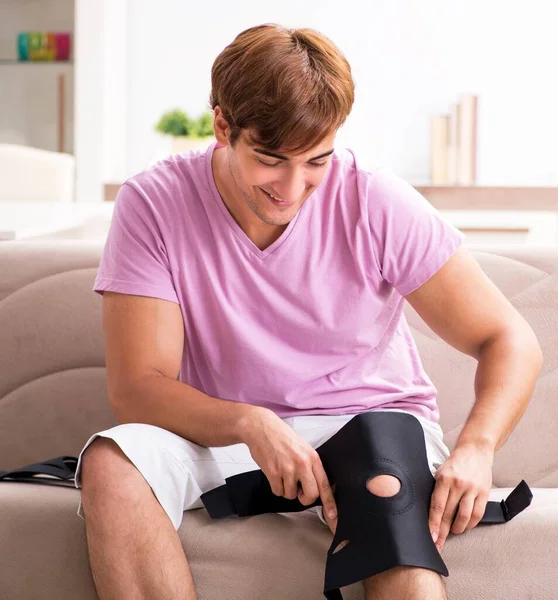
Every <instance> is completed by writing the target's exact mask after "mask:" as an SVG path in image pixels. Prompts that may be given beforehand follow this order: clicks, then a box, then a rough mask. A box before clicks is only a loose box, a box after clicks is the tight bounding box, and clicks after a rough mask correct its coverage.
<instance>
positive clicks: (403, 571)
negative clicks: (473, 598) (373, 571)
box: [363, 567, 447, 600]
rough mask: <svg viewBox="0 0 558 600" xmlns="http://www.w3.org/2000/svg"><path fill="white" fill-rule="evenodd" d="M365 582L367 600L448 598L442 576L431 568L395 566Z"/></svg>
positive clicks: (436, 599) (432, 599)
mask: <svg viewBox="0 0 558 600" xmlns="http://www.w3.org/2000/svg"><path fill="white" fill-rule="evenodd" d="M363 583H364V594H365V598H366V600H447V596H446V592H445V589H444V584H443V583H442V577H441V576H440V575H439V574H438V573H436V572H434V571H431V570H430V569H422V568H420V567H394V568H393V569H388V570H387V571H384V572H383V573H379V574H378V575H374V577H369V578H368V579H365V580H364V582H363Z"/></svg>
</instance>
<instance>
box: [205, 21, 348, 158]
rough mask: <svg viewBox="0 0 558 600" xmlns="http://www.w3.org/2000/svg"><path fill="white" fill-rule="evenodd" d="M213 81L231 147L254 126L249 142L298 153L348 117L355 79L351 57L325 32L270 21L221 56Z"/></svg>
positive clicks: (214, 102)
mask: <svg viewBox="0 0 558 600" xmlns="http://www.w3.org/2000/svg"><path fill="white" fill-rule="evenodd" d="M211 87H212V89H211V95H210V99H209V104H210V106H211V108H212V109H214V108H215V107H216V106H217V105H218V106H220V108H221V110H222V111H223V117H224V118H225V119H226V121H227V123H228V124H229V127H230V129H231V137H230V143H231V145H233V146H234V144H235V143H236V142H237V140H238V138H239V136H240V133H241V130H242V129H251V130H253V131H252V135H251V139H250V140H249V142H250V143H252V144H254V145H258V146H263V147H264V148H267V149H269V150H278V149H279V148H281V149H283V150H284V151H286V152H292V153H296V154H297V153H303V152H306V151H308V150H310V149H311V148H312V147H314V146H316V145H318V144H319V143H320V142H321V141H322V140H323V139H324V138H325V137H326V136H327V135H328V134H329V133H333V132H334V131H336V130H337V129H338V128H339V127H340V126H341V125H342V124H343V123H344V122H345V120H346V119H347V117H348V116H349V113H350V112H351V108H352V106H353V102H354V87H355V85H354V81H353V78H352V74H351V67H350V65H349V63H348V61H347V59H346V58H345V57H344V56H343V54H342V53H341V52H340V50H339V49H338V48H337V47H336V46H335V45H334V44H333V42H331V41H330V40H329V39H328V38H327V37H325V36H324V35H323V34H321V33H319V32H318V31H315V30H313V29H286V28H285V27H281V26H280V25H276V24H273V23H266V24H264V25H258V26H256V27H251V28H250V29H246V30H245V31H243V32H242V33H240V34H239V35H238V36H237V37H236V38H235V39H234V41H233V42H232V43H231V44H229V45H228V46H227V47H226V48H225V49H224V50H223V51H222V52H221V53H220V54H219V56H218V57H217V58H216V59H215V62H214V63H213V67H212V69H211Z"/></svg>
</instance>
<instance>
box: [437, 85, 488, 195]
mask: <svg viewBox="0 0 558 600" xmlns="http://www.w3.org/2000/svg"><path fill="white" fill-rule="evenodd" d="M477 128H478V96H475V95H473V94H466V95H462V96H461V98H460V99H459V100H458V101H457V102H454V103H453V104H452V105H451V106H450V111H449V113H448V114H444V115H436V116H434V117H433V118H432V120H431V128H430V131H431V140H430V144H431V148H430V181H431V184H432V185H475V183H476V180H477V138H478V135H477Z"/></svg>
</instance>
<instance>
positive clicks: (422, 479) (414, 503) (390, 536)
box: [201, 411, 533, 600]
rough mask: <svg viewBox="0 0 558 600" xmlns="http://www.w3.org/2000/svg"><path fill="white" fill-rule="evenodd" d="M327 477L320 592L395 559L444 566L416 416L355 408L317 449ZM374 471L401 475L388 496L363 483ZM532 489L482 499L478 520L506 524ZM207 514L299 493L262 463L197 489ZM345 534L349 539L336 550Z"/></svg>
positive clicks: (330, 592) (294, 507) (332, 593)
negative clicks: (275, 482)
mask: <svg viewBox="0 0 558 600" xmlns="http://www.w3.org/2000/svg"><path fill="white" fill-rule="evenodd" d="M316 451H317V453H318V454H319V456H320V458H321V461H322V464H323V466H324V470H325V472H326V474H327V476H328V479H329V482H330V484H331V485H332V486H333V485H335V493H334V496H335V501H336V503H337V512H338V521H337V529H336V532H335V536H334V538H333V542H332V544H331V546H330V548H329V550H328V553H327V562H326V571H325V585H324V595H325V597H326V598H327V599H328V600H342V596H341V593H340V591H339V588H340V587H343V586H346V585H349V584H351V583H354V582H356V581H361V580H363V579H366V578H368V577H371V576H373V575H376V574H378V573H381V572H382V571H385V570H387V569H390V568H392V567H396V566H415V567H423V568H426V569H431V570H433V571H436V572H438V573H440V574H442V575H444V576H446V577H447V576H448V570H447V568H446V565H445V564H444V561H443V560H442V557H441V556H440V554H439V552H438V550H437V548H436V546H435V545H434V542H433V541H432V537H431V535H430V529H429V526H428V518H429V512H430V501H431V497H432V493H433V491H434V486H435V483H436V482H435V479H434V477H433V476H432V473H431V472H430V469H429V467H428V460H427V455H426V444H425V439H424V432H423V429H422V425H421V424H420V422H419V420H418V419H416V418H415V417H414V416H413V415H411V414H409V413H403V412H374V411H371V412H367V413H361V414H359V415H357V416H355V417H354V418H353V419H351V420H350V421H349V422H348V423H347V424H346V425H344V426H343V427H342V428H341V429H340V430H339V431H338V432H337V433H336V434H335V435H334V436H333V437H331V438H330V439H329V440H327V441H326V442H325V443H324V444H322V445H321V446H320V447H319V448H317V449H316ZM378 475H392V476H395V477H397V478H398V479H399V481H400V483H401V489H400V490H399V492H398V493H397V494H395V495H394V496H388V497H381V496H377V495H375V494H373V493H371V492H370V491H368V488H367V487H366V484H367V482H368V480H370V479H371V478H374V477H376V476H378ZM532 497H533V495H532V493H531V490H530V489H529V486H528V485H527V484H526V483H525V481H521V483H520V484H519V485H518V486H517V487H516V488H515V489H514V490H513V492H512V493H511V494H510V495H509V496H508V498H506V500H502V501H501V502H488V504H487V507H486V511H485V514H484V516H483V518H482V520H481V522H482V523H504V522H505V521H509V520H510V519H512V518H513V517H514V516H515V515H517V514H518V513H519V512H521V511H522V510H523V509H524V508H526V507H527V506H529V504H530V503H531V499H532ZM201 499H202V502H203V504H204V506H205V508H206V509H207V511H208V513H209V515H210V516H211V517H212V518H214V519H218V518H222V517H226V516H229V515H233V514H236V515H239V516H248V515H259V514H263V513H268V512H280V513H281V512H297V511H302V510H306V509H308V508H312V507H313V506H320V505H321V504H322V502H321V499H320V498H318V499H317V500H316V502H314V503H313V504H311V505H309V506H304V505H303V504H301V503H300V502H299V501H298V499H294V500H289V499H287V498H283V497H279V496H276V495H275V494H274V493H273V492H272V491H271V487H270V485H269V482H268V480H267V477H266V476H265V475H264V473H263V472H262V471H261V470H256V471H249V472H247V473H241V474H239V475H234V476H232V477H229V478H227V479H226V484H225V485H223V486H220V487H218V488H216V489H214V490H211V491H209V492H207V493H205V494H203V495H202V496H201ZM344 540H348V541H349V543H348V545H347V546H345V547H344V548H342V549H341V550H339V551H337V552H335V549H336V548H337V546H338V545H339V544H340V543H341V542H342V541H344Z"/></svg>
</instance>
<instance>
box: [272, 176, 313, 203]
mask: <svg viewBox="0 0 558 600" xmlns="http://www.w3.org/2000/svg"><path fill="white" fill-rule="evenodd" d="M307 187H308V186H307V184H306V181H305V180H304V179H302V178H301V177H300V176H299V177H289V178H287V179H284V180H283V181H282V182H281V183H280V185H279V186H278V187H277V192H278V194H279V197H280V198H281V200H284V201H285V202H297V201H298V200H300V199H301V198H302V196H303V195H304V192H305V191H306V188H307Z"/></svg>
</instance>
